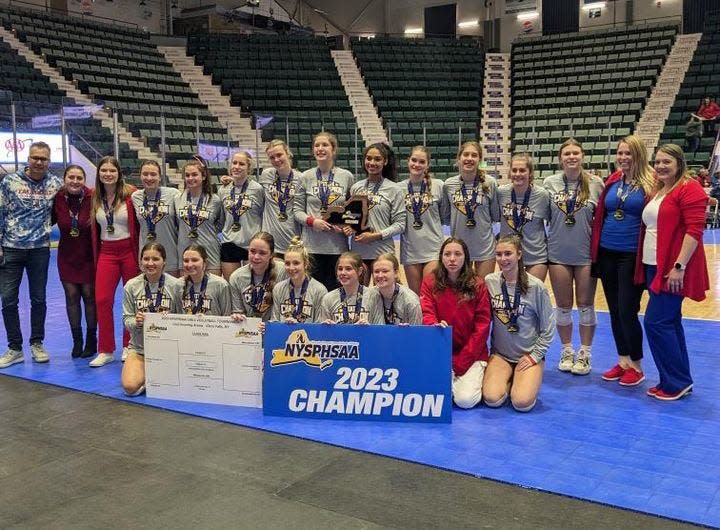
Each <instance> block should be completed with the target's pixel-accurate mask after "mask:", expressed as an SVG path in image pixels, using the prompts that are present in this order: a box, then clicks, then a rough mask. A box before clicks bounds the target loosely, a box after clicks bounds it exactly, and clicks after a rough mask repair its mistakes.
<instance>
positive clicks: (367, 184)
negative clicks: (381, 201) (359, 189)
mask: <svg viewBox="0 0 720 530" xmlns="http://www.w3.org/2000/svg"><path fill="white" fill-rule="evenodd" d="M382 182H383V179H382V177H381V178H380V180H378V181H377V182H376V183H375V185H374V186H373V190H372V194H373V195H377V192H378V191H380V185H381V184H382ZM365 194H366V195H370V180H366V181H365Z"/></svg>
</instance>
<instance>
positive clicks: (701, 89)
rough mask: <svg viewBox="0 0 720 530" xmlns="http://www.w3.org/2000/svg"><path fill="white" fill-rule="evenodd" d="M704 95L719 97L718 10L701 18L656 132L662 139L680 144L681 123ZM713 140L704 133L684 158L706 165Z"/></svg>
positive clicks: (663, 141) (719, 12)
mask: <svg viewBox="0 0 720 530" xmlns="http://www.w3.org/2000/svg"><path fill="white" fill-rule="evenodd" d="M705 96H711V97H714V98H715V99H716V101H717V98H718V97H720V11H716V12H714V13H708V15H707V16H706V18H705V26H704V28H703V36H702V38H701V39H700V43H699V44H698V47H697V49H696V50H695V55H694V56H693V59H692V61H691V63H690V67H689V68H688V71H687V73H686V74H685V79H684V81H683V83H682V86H681V87H680V92H679V93H678V95H677V97H676V98H675V103H674V104H673V106H672V109H671V111H670V116H669V117H668V120H667V121H666V122H665V129H664V130H663V132H662V134H661V135H660V138H661V142H662V143H675V144H678V145H680V146H684V144H685V129H686V128H685V124H686V123H687V121H688V119H689V117H690V114H691V113H693V112H695V111H696V110H697V109H698V107H700V103H701V102H702V99H703V98H704V97H705ZM714 144H715V137H714V136H706V137H704V138H703V139H702V141H701V145H700V149H699V150H698V151H697V152H696V153H694V154H693V153H688V154H687V158H688V162H690V163H691V164H703V165H705V166H707V165H708V163H709V159H710V152H711V150H712V148H713V146H714Z"/></svg>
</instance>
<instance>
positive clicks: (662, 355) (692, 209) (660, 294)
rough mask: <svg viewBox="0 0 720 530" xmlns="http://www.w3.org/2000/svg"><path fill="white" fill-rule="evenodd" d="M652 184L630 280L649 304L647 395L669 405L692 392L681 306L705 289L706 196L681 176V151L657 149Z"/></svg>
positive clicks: (702, 294)
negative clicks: (650, 376)
mask: <svg viewBox="0 0 720 530" xmlns="http://www.w3.org/2000/svg"><path fill="white" fill-rule="evenodd" d="M655 173H656V175H657V182H656V183H655V186H654V189H653V198H652V200H650V201H649V202H648V203H647V205H646V206H645V209H644V210H643V213H642V221H643V230H642V232H641V238H640V249H641V254H642V256H641V257H639V259H638V260H637V264H636V270H635V273H636V280H637V281H642V280H645V283H646V285H647V289H648V293H649V295H650V300H649V301H648V306H647V309H646V311H645V319H644V325H645V333H646V334H647V339H648V345H649V346H650V352H651V353H652V355H653V359H654V360H655V365H656V366H657V369H658V373H659V375H660V382H659V383H658V384H657V385H655V386H653V387H652V388H650V389H648V391H647V393H648V395H649V396H651V397H654V398H656V399H660V400H663V401H673V400H676V399H679V398H681V397H683V396H684V395H686V394H688V393H689V392H691V391H692V386H693V381H692V377H691V375H690V361H689V359H688V351H687V346H686V344H685V333H684V332H683V325H682V312H681V311H682V303H683V300H684V298H685V297H688V298H690V299H692V300H695V301H697V302H700V301H702V300H704V299H705V291H707V290H708V289H709V288H710V282H709V279H708V270H707V263H706V260H705V250H704V248H703V243H702V238H703V230H704V228H705V206H706V205H707V200H708V199H707V195H706V194H705V191H704V190H703V189H702V188H701V187H700V185H699V184H698V183H697V182H696V181H694V180H693V179H692V178H690V177H689V176H688V175H687V165H686V163H685V157H684V155H683V152H682V149H680V147H678V146H677V145H674V144H667V145H663V146H660V147H659V148H658V151H657V153H656V155H655Z"/></svg>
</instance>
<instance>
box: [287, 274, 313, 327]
mask: <svg viewBox="0 0 720 530" xmlns="http://www.w3.org/2000/svg"><path fill="white" fill-rule="evenodd" d="M309 283H310V280H309V279H308V278H307V277H305V280H303V283H302V287H300V297H299V298H298V299H297V300H296V299H295V287H294V286H293V284H292V282H290V284H289V285H290V305H292V307H293V310H292V316H293V318H294V319H296V320H300V315H302V311H303V308H304V307H305V293H307V289H308V284H309Z"/></svg>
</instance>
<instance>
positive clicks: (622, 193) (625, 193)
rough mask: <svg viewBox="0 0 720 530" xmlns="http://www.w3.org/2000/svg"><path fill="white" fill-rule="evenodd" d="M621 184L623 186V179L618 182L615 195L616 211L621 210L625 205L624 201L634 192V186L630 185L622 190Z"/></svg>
mask: <svg viewBox="0 0 720 530" xmlns="http://www.w3.org/2000/svg"><path fill="white" fill-rule="evenodd" d="M623 184H625V177H623V178H621V179H620V180H619V181H618V188H617V193H616V195H617V198H618V206H617V208H615V209H616V210H622V209H623V206H624V205H625V199H627V198H628V195H630V194H631V193H632V192H634V191H635V186H630V184H628V185H627V187H626V188H625V189H623Z"/></svg>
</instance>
